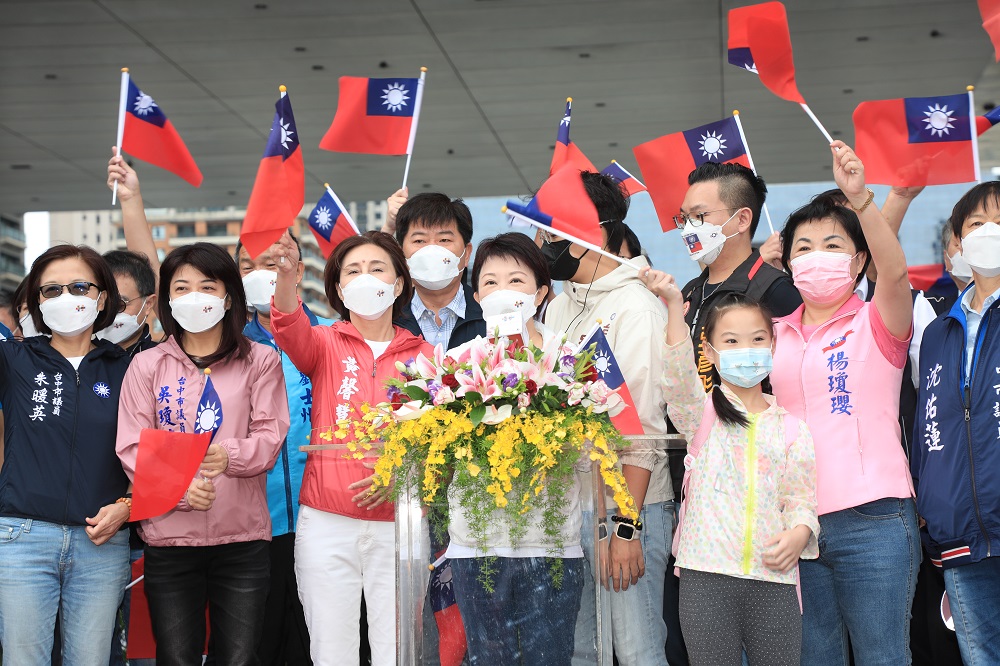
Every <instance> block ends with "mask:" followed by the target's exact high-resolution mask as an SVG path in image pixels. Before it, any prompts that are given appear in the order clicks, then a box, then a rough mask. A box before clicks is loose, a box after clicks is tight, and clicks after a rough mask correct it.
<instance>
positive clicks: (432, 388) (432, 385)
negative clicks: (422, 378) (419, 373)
mask: <svg viewBox="0 0 1000 666" xmlns="http://www.w3.org/2000/svg"><path fill="white" fill-rule="evenodd" d="M440 390H441V385H440V384H438V383H437V382H427V393H429V394H430V396H431V400H433V399H434V396H436V395H437V392H438V391H440Z"/></svg>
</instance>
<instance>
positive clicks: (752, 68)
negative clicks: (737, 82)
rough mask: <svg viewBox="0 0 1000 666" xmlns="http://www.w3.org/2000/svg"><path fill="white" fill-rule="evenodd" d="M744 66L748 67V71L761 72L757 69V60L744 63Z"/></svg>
mask: <svg viewBox="0 0 1000 666" xmlns="http://www.w3.org/2000/svg"><path fill="white" fill-rule="evenodd" d="M743 68H744V69H746V70H747V71H748V72H753V73H754V74H759V72H758V71H757V63H755V62H751V63H747V64H745V65H743Z"/></svg>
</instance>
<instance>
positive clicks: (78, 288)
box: [38, 280, 101, 298]
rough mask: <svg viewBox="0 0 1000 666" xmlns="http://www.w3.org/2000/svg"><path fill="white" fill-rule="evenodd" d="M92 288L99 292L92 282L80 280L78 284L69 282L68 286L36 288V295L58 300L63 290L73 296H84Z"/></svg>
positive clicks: (51, 285)
mask: <svg viewBox="0 0 1000 666" xmlns="http://www.w3.org/2000/svg"><path fill="white" fill-rule="evenodd" d="M92 288H96V289H97V290H98V291H100V290H101V288H100V287H99V286H98V285H96V284H94V283H93V282H85V281H83V280H80V281H78V282H70V283H69V284H45V285H42V286H41V287H39V288H38V293H39V294H41V295H42V296H43V297H45V298H59V297H60V296H62V293H63V290H64V289H65V290H66V291H68V292H69V293H70V294H72V295H73V296H86V295H87V294H89V293H90V290H91V289H92Z"/></svg>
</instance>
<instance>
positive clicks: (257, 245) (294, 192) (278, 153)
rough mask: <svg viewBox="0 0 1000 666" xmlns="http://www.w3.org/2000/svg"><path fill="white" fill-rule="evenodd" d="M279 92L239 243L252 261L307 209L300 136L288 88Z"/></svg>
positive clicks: (283, 88)
mask: <svg viewBox="0 0 1000 666" xmlns="http://www.w3.org/2000/svg"><path fill="white" fill-rule="evenodd" d="M279 90H280V91H281V95H280V96H279V97H278V101H277V102H276V103H275V105H274V120H273V121H272V122H271V132H270V134H268V137H267V143H266V144H265V146H264V156H263V157H261V160H260V166H258V167H257V178H256V180H254V184H253V191H252V192H251V193H250V203H248V204H247V213H246V217H244V218H243V227H242V229H241V230H240V242H242V243H243V245H244V247H246V249H247V252H249V253H250V256H251V257H252V258H256V257H257V256H258V255H259V254H260V253H261V252H263V251H264V250H266V249H267V248H269V247H270V246H271V245H273V244H274V243H275V242H276V241H277V240H278V239H279V238H280V237H281V234H283V233H284V232H285V229H287V228H288V227H290V226H291V225H292V222H293V221H294V220H295V218H296V217H297V216H298V214H299V213H300V212H301V211H302V206H303V205H305V198H306V176H305V165H304V164H303V163H302V150H301V149H300V148H299V132H298V128H297V127H296V126H295V116H294V114H293V113H292V102H291V100H290V99H289V98H288V92H287V91H286V89H285V86H281V87H280V88H279Z"/></svg>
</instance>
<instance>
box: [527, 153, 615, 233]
mask: <svg viewBox="0 0 1000 666" xmlns="http://www.w3.org/2000/svg"><path fill="white" fill-rule="evenodd" d="M507 212H508V213H510V215H511V216H512V217H513V218H515V219H518V220H520V221H522V222H526V223H528V224H530V225H531V226H533V227H535V228H538V229H543V230H547V229H552V230H553V233H556V234H557V235H559V236H561V237H564V238H566V239H567V240H571V241H573V242H575V243H579V244H580V245H589V246H590V247H591V249H593V248H597V250H598V251H600V248H601V246H602V245H603V244H604V242H603V238H602V234H601V218H600V216H599V215H598V214H597V208H595V207H594V202H593V201H591V200H590V196H589V195H588V194H587V190H585V189H584V187H583V179H582V178H581V177H580V170H579V169H578V168H576V167H575V166H574V165H572V164H567V165H565V166H563V167H562V168H561V169H559V170H558V171H556V172H555V173H554V174H553V175H552V176H550V177H549V179H548V180H546V181H545V182H544V183H542V186H541V187H540V188H539V189H538V193H537V194H535V198H534V199H532V200H531V201H530V202H528V204H527V205H525V204H523V203H521V202H519V201H508V202H507Z"/></svg>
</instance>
